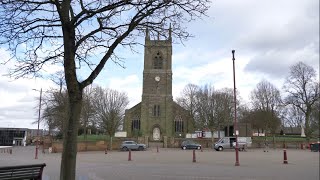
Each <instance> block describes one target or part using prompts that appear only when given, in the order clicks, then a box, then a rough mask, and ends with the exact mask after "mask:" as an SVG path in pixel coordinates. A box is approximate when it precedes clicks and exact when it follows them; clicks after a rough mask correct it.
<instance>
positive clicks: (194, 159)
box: [192, 150, 197, 163]
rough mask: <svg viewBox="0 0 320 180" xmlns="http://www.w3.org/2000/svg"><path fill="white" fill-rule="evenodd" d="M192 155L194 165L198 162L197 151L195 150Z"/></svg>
mask: <svg viewBox="0 0 320 180" xmlns="http://www.w3.org/2000/svg"><path fill="white" fill-rule="evenodd" d="M192 154H193V157H192V162H194V163H195V162H197V161H196V151H195V150H193V153H192Z"/></svg>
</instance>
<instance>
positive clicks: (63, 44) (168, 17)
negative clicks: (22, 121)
mask: <svg viewBox="0 0 320 180" xmlns="http://www.w3.org/2000/svg"><path fill="white" fill-rule="evenodd" d="M208 3H209V0H179V1H174V0H163V1H133V0H124V1H103V0H97V1H84V0H73V1H71V0H43V1H40V0H2V1H0V36H1V39H0V44H2V45H6V46H7V48H8V50H9V51H10V52H11V53H12V54H11V55H12V56H11V60H15V62H16V66H15V68H13V69H12V71H11V72H10V74H11V75H12V76H14V77H16V78H19V77H22V76H29V75H33V76H40V75H41V72H42V71H41V70H42V68H43V67H44V66H47V65H48V66H51V65H52V64H57V65H63V67H64V77H65V80H66V85H67V89H68V91H67V92H68V97H69V104H68V111H69V114H68V118H67V119H66V127H65V128H64V141H63V152H62V160H61V168H60V169H61V174H60V179H61V180H74V179H75V169H76V156H77V143H76V142H77V131H78V124H79V120H80V114H81V108H82V90H83V89H84V88H85V87H86V86H88V85H89V84H91V83H92V82H93V81H94V79H95V78H96V77H97V76H98V75H99V73H100V72H101V70H102V69H103V68H104V66H105V64H106V62H107V61H108V60H113V61H114V62H116V63H119V59H118V58H117V55H116V54H115V50H116V48H117V47H118V46H126V47H132V46H133V45H136V44H137V43H138V41H137V37H139V36H142V35H143V31H144V30H145V29H146V28H149V30H151V32H157V33H159V35H161V36H166V31H164V30H165V27H168V26H169V23H171V24H172V28H170V30H169V31H170V33H169V37H168V38H171V34H172V36H173V37H177V38H179V39H181V40H184V39H185V38H188V37H189V36H190V35H189V33H187V31H186V28H185V24H186V23H187V22H189V21H192V20H194V19H196V18H199V17H201V16H202V15H205V13H206V11H207V10H208V8H209V7H208ZM93 57H94V58H93ZM5 61H8V60H5ZM82 66H89V68H91V69H92V71H91V73H90V74H89V76H88V77H86V78H84V79H83V80H82V81H80V80H79V79H78V78H79V76H78V75H77V74H78V73H79V71H77V69H79V68H81V67H82Z"/></svg>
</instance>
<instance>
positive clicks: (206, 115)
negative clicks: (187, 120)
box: [196, 85, 219, 141]
mask: <svg viewBox="0 0 320 180" xmlns="http://www.w3.org/2000/svg"><path fill="white" fill-rule="evenodd" d="M214 93H215V92H214V87H213V86H211V85H205V86H203V87H201V88H200V89H199V91H198V93H197V98H196V104H197V118H199V120H198V122H199V123H200V125H199V127H201V128H208V129H209V130H210V131H211V134H212V141H213V140H214V139H213V133H214V132H215V131H216V130H218V129H219V128H218V122H217V119H216V118H215V117H214V116H215V111H214V110H215V109H214V107H215V105H216V104H215V100H214Z"/></svg>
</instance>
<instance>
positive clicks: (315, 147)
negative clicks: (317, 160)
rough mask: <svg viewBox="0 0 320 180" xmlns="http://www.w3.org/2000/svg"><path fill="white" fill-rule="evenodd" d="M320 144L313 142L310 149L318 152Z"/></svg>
mask: <svg viewBox="0 0 320 180" xmlns="http://www.w3.org/2000/svg"><path fill="white" fill-rule="evenodd" d="M319 146H320V143H311V144H310V150H311V151H313V152H318V151H320V148H319Z"/></svg>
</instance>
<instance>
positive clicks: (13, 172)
mask: <svg viewBox="0 0 320 180" xmlns="http://www.w3.org/2000/svg"><path fill="white" fill-rule="evenodd" d="M45 166H46V164H34V165H22V166H7V167H0V179H1V180H9V179H10V180H11V179H21V180H26V179H29V180H41V179H42V172H43V168H44V167H45Z"/></svg>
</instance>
